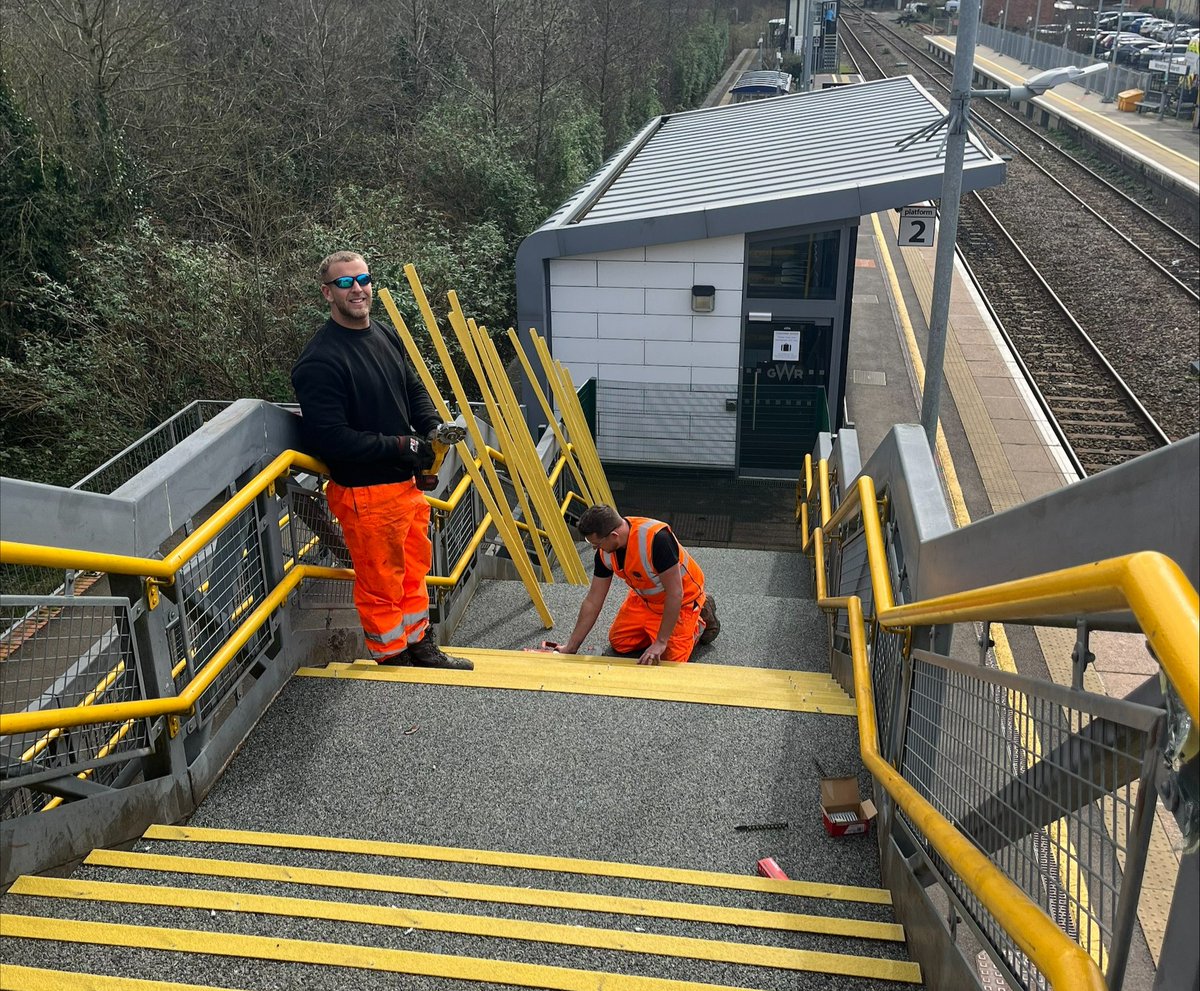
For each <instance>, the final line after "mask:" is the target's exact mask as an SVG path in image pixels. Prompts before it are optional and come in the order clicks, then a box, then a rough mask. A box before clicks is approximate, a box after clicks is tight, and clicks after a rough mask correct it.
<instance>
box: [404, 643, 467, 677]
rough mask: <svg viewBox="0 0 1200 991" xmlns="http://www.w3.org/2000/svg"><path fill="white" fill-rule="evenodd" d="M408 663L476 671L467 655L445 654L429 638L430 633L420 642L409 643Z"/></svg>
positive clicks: (418, 666)
mask: <svg viewBox="0 0 1200 991" xmlns="http://www.w3.org/2000/svg"><path fill="white" fill-rule="evenodd" d="M404 656H405V658H407V660H408V663H409V664H411V665H412V666H413V667H415V668H450V669H451V670H454V671H474V670H475V665H474V664H472V663H471V662H470V661H468V660H467V659H466V658H465V657H451V656H450V655H449V654H443V653H442V651H441V648H439V647H438V645H437V644H436V643H434V642H433V641H432V640H430V639H429V636H428V634H426V636H425V637H424V638H423V639H422V640H421V641H420V642H419V643H414V644H409V646H408V650H406V651H405V652H404Z"/></svg>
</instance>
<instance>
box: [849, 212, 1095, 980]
mask: <svg viewBox="0 0 1200 991" xmlns="http://www.w3.org/2000/svg"><path fill="white" fill-rule="evenodd" d="M890 219H891V218H890V217H889V221H890ZM871 221H872V223H873V224H874V226H875V236H876V240H877V242H878V244H879V251H880V255H881V257H882V259H883V263H884V268H885V269H886V270H887V274H888V283H889V288H890V290H891V292H892V298H893V299H894V300H895V304H896V308H897V310H898V311H899V313H900V316H901V320H900V324H901V327H902V329H903V331H904V336H905V341H906V343H907V345H908V351H909V357H910V360H911V361H912V367H913V373H914V375H915V376H916V378H917V383H918V385H919V386H920V387H921V388H922V389H924V387H925V363H924V361H923V360H922V358H921V352H920V348H919V347H918V345H917V339H916V334H915V333H914V331H913V326H912V321H911V319H910V318H909V316H908V310H907V307H906V306H905V304H904V297H903V295H902V293H901V291H900V283H899V280H898V278H897V277H896V269H895V266H894V265H893V263H892V258H891V253H890V251H889V250H888V246H887V243H886V242H885V241H884V239H883V231H882V229H881V228H880V224H879V217H878V214H872V215H871ZM930 291H932V288H931V289H930ZM922 303H924V301H922ZM936 450H937V460H938V464H939V466H940V468H941V470H942V475H943V478H944V481H945V485H946V490H947V492H948V494H949V499H950V508H951V512H952V515H953V517H954V525H955V527H956V528H958V529H961V528H962V527H965V526H967V525H968V524H970V522H971V514H970V512H969V511H968V510H967V502H966V498H965V497H964V496H963V491H962V487H961V485H960V484H959V481H958V472H957V470H956V469H955V467H954V459H953V457H952V456H951V454H950V447H949V445H948V444H947V443H946V437H945V434H944V433H943V432H942V425H941V422H940V421H939V423H938V428H937V445H936ZM990 636H991V639H992V643H993V653H994V655H995V657H996V664H997V666H998V667H999V668H1000V669H1001V670H1002V671H1007V672H1008V673H1009V674H1016V673H1018V672H1017V663H1016V660H1015V659H1014V657H1013V653H1012V647H1011V646H1010V645H1009V642H1008V634H1007V633H1006V632H1005V629H1004V627H1003V625H1002V624H1000V623H992V624H991V627H990ZM1007 698H1008V704H1009V707H1010V709H1011V719H1012V724H1013V729H1014V730H1015V732H1016V733H1017V737H1018V739H1019V740H1020V742H1021V748H1022V752H1023V755H1024V759H1025V761H1026V766H1027V767H1032V766H1033V764H1034V763H1035V762H1036V761H1038V760H1040V759H1041V755H1042V747H1041V740H1040V739H1039V737H1038V734H1037V731H1036V730H1034V729H1033V728H1032V725H1031V723H1030V720H1029V719H1028V718H1027V717H1024V716H1022V710H1023V705H1022V703H1021V700H1020V699H1019V698H1018V697H1017V696H1016V694H1015V693H1014V692H1013V691H1012V690H1011V689H1010V690H1008V692H1007ZM1046 830H1047V834H1048V837H1049V835H1050V833H1051V832H1052V833H1053V836H1052V838H1051V844H1052V846H1053V848H1054V851H1053V852H1054V853H1056V854H1060V855H1056V856H1055V857H1054V860H1055V867H1056V868H1057V870H1058V872H1059V875H1060V880H1061V882H1062V885H1063V887H1064V888H1065V889H1066V890H1067V891H1068V893H1070V894H1073V895H1074V896H1075V899H1076V901H1077V902H1078V907H1076V904H1075V903H1074V902H1072V901H1071V900H1070V899H1069V898H1068V900H1067V908H1068V911H1070V913H1071V917H1072V919H1073V920H1074V922H1075V926H1076V929H1077V930H1078V929H1079V928H1080V926H1081V924H1082V926H1083V928H1084V931H1086V932H1087V933H1088V937H1089V938H1088V953H1089V955H1090V956H1091V957H1092V959H1093V960H1095V961H1096V964H1097V966H1099V967H1100V968H1101V969H1102V970H1103V969H1104V968H1105V967H1106V965H1107V950H1106V948H1105V946H1104V937H1103V933H1102V931H1101V930H1100V927H1099V925H1098V924H1097V922H1096V920H1095V917H1094V915H1093V913H1092V911H1091V899H1090V897H1089V893H1088V889H1087V885H1086V884H1084V882H1083V877H1082V874H1081V873H1080V869H1079V860H1078V854H1077V853H1076V851H1075V845H1074V842H1073V841H1072V840H1071V838H1070V836H1069V834H1068V832H1067V828H1066V824H1065V822H1064V821H1063V820H1059V821H1058V822H1056V823H1053V824H1051V825H1050V826H1047V827H1046ZM1080 910H1082V918H1081V911H1080Z"/></svg>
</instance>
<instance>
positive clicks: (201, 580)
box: [175, 501, 272, 719]
mask: <svg viewBox="0 0 1200 991" xmlns="http://www.w3.org/2000/svg"><path fill="white" fill-rule="evenodd" d="M260 521H261V514H260V511H259V503H258V502H257V501H256V502H253V503H251V504H250V505H249V506H247V507H246V508H245V509H243V510H242V511H241V512H240V513H239V514H238V515H237V516H235V517H234V518H233V520H231V521H230V522H229V523H228V524H226V526H225V527H224V528H222V530H221V532H220V533H218V534H217V535H216V536H215V537H214V538H213V539H212V540H211V541H210V542H209V543H207V544H206V545H205V546H204V547H203V548H201V549H200V551H199V552H197V553H196V554H195V556H193V557H192V558H191V559H190V560H189V561H188V562H187V563H186V564H185V565H184V566H183V567H182V568H180V570H179V573H178V575H177V576H176V579H175V581H176V585H177V588H178V602H177V604H178V606H179V611H180V625H181V628H182V632H183V638H184V643H185V644H186V651H187V668H186V671H185V672H184V673H183V674H182V675H181V686H182V685H187V684H189V683H190V682H191V680H192V678H194V677H195V676H196V675H197V674H198V673H199V672H200V671H202V670H204V667H205V665H207V664H209V663H210V662H211V661H212V659H213V657H214V656H215V655H216V653H217V651H218V650H220V649H221V647H222V646H224V645H225V643H226V642H227V641H228V640H229V639H230V638H231V637H232V635H233V633H234V632H235V631H236V630H237V628H238V627H239V626H240V625H241V624H242V623H243V622H245V620H246V619H247V617H248V616H249V615H250V614H251V613H252V612H253V611H254V610H255V609H256V608H257V607H258V606H260V605H261V604H262V602H263V600H264V599H265V598H266V596H267V593H268V592H269V591H270V590H269V588H268V587H267V578H266V562H265V560H264V556H263V546H262V541H261V540H260ZM271 637H272V632H271V626H270V624H269V623H264V624H262V625H261V626H259V628H258V629H257V630H256V631H255V632H254V633H253V634H252V635H251V637H250V639H249V640H248V641H247V642H246V644H245V645H243V646H242V647H241V648H240V649H239V650H238V652H237V655H236V656H235V657H234V658H233V660H232V661H230V663H229V664H228V665H227V666H226V667H225V670H224V671H223V672H222V673H221V674H220V675H219V676H218V678H217V680H216V681H215V682H213V684H212V685H211V686H210V687H209V688H208V690H207V691H206V692H205V693H204V697H203V698H202V699H201V704H200V712H201V718H202V719H206V718H208V716H209V715H210V714H211V711H212V709H213V708H214V707H215V706H216V705H218V704H219V702H220V700H221V699H222V698H224V696H225V694H226V693H227V692H229V691H230V690H231V689H232V688H233V686H234V685H235V684H236V683H237V681H238V680H239V679H240V678H241V676H242V675H243V674H244V673H245V671H246V669H247V667H248V666H249V664H250V663H251V662H252V661H253V660H254V658H256V657H257V656H258V655H259V654H260V653H261V652H262V651H263V650H264V649H266V647H267V646H268V645H269V643H270V641H271Z"/></svg>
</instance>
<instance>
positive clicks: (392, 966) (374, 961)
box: [0, 915, 920, 991]
mask: <svg viewBox="0 0 1200 991" xmlns="http://www.w3.org/2000/svg"><path fill="white" fill-rule="evenodd" d="M0 928H2V929H3V931H4V934H5V935H6V936H8V937H9V938H10V939H21V938H24V939H42V940H60V941H66V942H75V943H92V944H96V945H100V946H128V947H136V948H140V949H150V950H172V951H175V952H182V953H196V954H206V955H209V954H215V955H219V956H224V957H240V958H243V959H248V958H254V959H259V960H272V961H279V962H287V963H301V964H317V965H322V966H334V967H346V968H350V969H358V970H373V971H377V972H383V973H394V974H414V975H421V976H425V977H452V978H457V979H458V980H475V981H487V982H490V983H499V984H514V985H518V986H522V987H538V988H551V989H554V991H596V989H597V988H604V989H605V991H675V989H677V991H700V989H706V991H714V989H717V988H720V987H721V986H720V985H714V984H695V983H685V982H682V981H675V980H668V979H662V978H654V977H639V976H634V975H628V976H627V975H621V974H607V973H605V974H601V973H599V972H596V971H582V970H575V969H568V968H564V967H549V966H545V965H541V964H528V963H518V962H514V961H497V960H487V959H484V958H481V957H464V956H450V955H444V954H436V953H423V952H418V951H414V950H395V949H385V948H381V947H371V946H360V945H356V944H351V943H315V942H311V941H307V940H297V939H281V938H277V937H271V936H247V935H242V934H239V933H222V934H221V938H220V939H214V938H213V933H212V932H211V931H203V930H194V929H167V928H158V927H146V926H131V925H124V924H118V923H104V922H77V921H71V920H63V919H50V918H46V917H44V916H22V915H0ZM907 967H908V968H916V965H915V964H907ZM888 972H890V968H889V971H888ZM909 972H910V973H911V970H910V971H909ZM908 979H911V978H908ZM919 979H920V978H919V976H918V977H917V978H916V980H919ZM722 991H732V989H729V988H727V987H726V988H722ZM742 991H744V989H742Z"/></svg>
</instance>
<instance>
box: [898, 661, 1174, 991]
mask: <svg viewBox="0 0 1200 991" xmlns="http://www.w3.org/2000/svg"><path fill="white" fill-rule="evenodd" d="M1148 711H1149V710H1145V709H1143V708H1142V707H1140V706H1133V705H1131V704H1129V703H1125V702H1122V701H1120V700H1112V699H1105V698H1101V697H1099V696H1092V695H1088V694H1086V693H1082V692H1080V693H1071V695H1070V696H1069V697H1068V696H1067V695H1066V694H1065V690H1056V686H1053V685H1050V684H1048V683H1046V682H1039V681H1035V680H1033V679H1028V678H1021V677H1019V676H1015V675H1013V676H1007V675H1004V674H1002V673H1000V672H992V671H989V670H988V669H986V668H972V667H970V666H967V665H962V664H960V663H958V662H954V661H950V660H948V659H944V658H933V657H932V656H931V655H926V654H923V653H922V652H916V653H914V659H913V672H912V684H911V690H910V696H909V707H908V725H907V731H906V735H905V741H904V747H903V755H902V760H901V767H900V770H901V772H902V773H903V774H904V777H905V778H906V779H907V780H908V781H909V782H910V783H911V784H912V785H913V786H914V787H915V788H916V789H917V790H918V791H919V792H920V793H921V794H922V795H923V796H924V797H925V798H926V799H927V800H928V801H929V802H930V803H931V804H932V805H933V806H934V808H936V809H937V810H938V812H940V813H941V814H942V815H943V816H945V817H946V818H947V819H949V820H950V821H951V822H953V823H955V825H956V826H957V827H958V828H959V830H960V831H962V832H963V833H964V834H965V835H967V836H968V837H969V838H971V840H972V841H973V842H974V843H975V844H976V845H977V846H978V847H979V848H980V849H981V850H982V851H983V852H984V853H985V854H986V855H987V856H988V857H989V859H991V861H992V862H993V863H994V864H996V866H997V867H998V868H999V869H1000V870H1001V871H1003V872H1004V873H1005V874H1006V875H1007V876H1008V877H1009V878H1011V879H1012V880H1013V881H1014V882H1015V883H1016V884H1017V885H1018V886H1019V887H1021V888H1022V890H1024V891H1025V893H1026V894H1027V895H1028V896H1029V897H1030V898H1031V899H1032V900H1033V901H1034V902H1035V903H1037V904H1038V905H1039V906H1040V907H1041V908H1042V909H1044V910H1045V911H1046V913H1047V914H1048V915H1049V916H1050V917H1051V918H1052V919H1054V921H1055V922H1056V923H1057V924H1058V925H1059V926H1060V928H1062V930H1063V931H1064V932H1066V933H1067V934H1068V935H1069V936H1070V937H1071V938H1072V939H1074V940H1076V941H1077V942H1078V943H1079V944H1080V945H1081V946H1082V947H1083V948H1084V949H1085V950H1086V951H1087V952H1088V953H1089V954H1090V955H1091V956H1092V957H1093V959H1095V960H1096V961H1097V963H1098V964H1099V966H1100V967H1101V969H1102V970H1104V969H1105V968H1106V965H1107V957H1108V954H1109V952H1110V951H1111V949H1112V947H1113V945H1114V942H1113V941H1114V938H1118V939H1124V938H1128V934H1127V933H1126V934H1124V935H1123V936H1122V935H1119V936H1117V937H1114V930H1115V927H1116V925H1117V920H1118V908H1119V904H1120V896H1121V892H1122V889H1123V885H1124V884H1125V883H1126V878H1125V877H1124V871H1125V863H1126V858H1127V853H1128V852H1129V849H1130V848H1131V846H1132V843H1133V840H1132V837H1133V836H1134V833H1135V829H1136V828H1137V827H1136V826H1135V811H1136V806H1137V791H1138V784H1137V781H1138V777H1139V775H1140V774H1141V773H1142V772H1143V770H1144V768H1145V766H1146V765H1145V764H1144V763H1143V762H1144V760H1147V759H1151V758H1152V754H1153V748H1152V746H1151V743H1152V738H1153V733H1154V729H1153V726H1154V722H1153V717H1147V716H1146V713H1147V712H1148ZM1079 731H1082V733H1080V734H1079V735H1076V736H1075V737H1074V738H1073V739H1072V733H1073V732H1076V733H1079ZM1141 814H1150V813H1148V812H1143V813H1141ZM906 821H907V819H906ZM909 826H910V828H912V830H913V833H914V834H915V835H916V836H917V837H918V838H920V839H922V840H923V838H922V837H921V834H920V832H919V831H918V830H917V829H916V828H915V827H913V825H912V823H911V822H909ZM925 852H926V854H927V855H928V856H929V857H930V860H931V862H932V864H933V866H934V868H935V869H936V870H938V871H939V872H940V873H941V875H942V877H943V878H944V880H945V882H946V883H947V884H948V885H949V886H950V888H951V889H952V890H953V891H954V892H955V894H956V896H957V897H958V899H959V900H960V901H961V903H962V904H963V906H964V907H965V909H966V911H967V912H968V913H969V914H970V915H971V917H972V919H973V921H974V923H975V924H976V925H977V926H978V927H979V929H980V930H981V931H982V932H983V934H984V935H985V936H986V938H987V939H988V940H989V941H990V942H991V943H992V945H993V946H994V947H995V948H996V950H997V951H998V953H999V955H1000V958H1001V959H1002V961H1003V962H1004V963H1005V964H1006V965H1007V967H1008V969H1009V972H1010V975H1011V976H1012V977H1014V978H1016V979H1017V980H1018V982H1019V983H1020V984H1021V985H1022V986H1024V987H1027V988H1041V987H1045V986H1046V985H1045V979H1044V977H1043V975H1041V974H1040V973H1039V972H1038V971H1037V970H1036V968H1035V967H1034V966H1033V965H1032V964H1031V962H1030V961H1029V960H1028V959H1027V958H1026V957H1025V955H1024V954H1023V953H1022V952H1021V951H1020V950H1019V949H1018V948H1017V946H1016V944H1015V943H1014V941H1013V940H1012V938H1011V937H1010V936H1009V935H1008V934H1007V933H1005V931H1004V930H1003V929H1002V928H1001V926H1000V925H999V924H998V923H997V922H996V921H995V919H994V918H993V917H992V916H991V915H990V913H988V911H987V910H986V909H985V908H984V907H983V905H982V904H981V903H980V902H979V900H978V899H976V898H975V896H974V895H972V894H971V892H970V890H969V889H968V888H967V886H966V885H965V883H964V882H963V881H962V879H961V878H960V877H958V876H957V875H956V874H954V873H953V872H952V871H950V870H948V869H947V868H946V867H945V865H944V864H943V863H942V862H941V860H940V858H939V857H938V855H937V854H936V852H935V851H934V850H933V849H932V848H931V847H928V846H926V850H925ZM1135 884H1136V879H1135Z"/></svg>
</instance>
